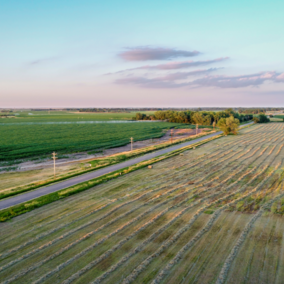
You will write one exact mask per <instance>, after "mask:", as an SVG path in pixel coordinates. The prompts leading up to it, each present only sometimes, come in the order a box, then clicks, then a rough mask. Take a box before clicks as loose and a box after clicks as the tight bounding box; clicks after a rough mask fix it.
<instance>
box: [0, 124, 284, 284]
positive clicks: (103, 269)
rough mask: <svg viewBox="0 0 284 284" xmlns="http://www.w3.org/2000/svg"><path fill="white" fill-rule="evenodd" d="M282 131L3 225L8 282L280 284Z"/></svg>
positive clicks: (2, 262)
mask: <svg viewBox="0 0 284 284" xmlns="http://www.w3.org/2000/svg"><path fill="white" fill-rule="evenodd" d="M283 131H284V126H283V125H282V124H280V123H269V124H263V125H254V126H251V127H249V128H246V129H243V130H241V131H240V135H237V136H235V135H228V136H227V137H223V138H220V139H217V140H214V141H212V142H210V143H207V144H204V145H202V146H199V147H197V148H196V149H195V150H188V151H186V152H183V153H182V155H178V156H175V157H172V158H169V159H166V160H164V161H162V162H158V163H156V164H154V166H153V168H152V169H148V168H143V169H140V170H137V171H135V172H132V173H129V174H127V175H124V176H121V177H118V178H116V179H112V180H110V181H108V182H105V183H103V184H100V185H97V186H95V187H92V188H90V189H88V190H86V191H84V192H81V193H78V194H76V195H73V196H70V197H67V198H65V199H61V200H58V201H55V202H53V203H51V204H48V205H46V206H43V207H41V208H38V209H35V210H33V211H31V212H29V213H26V214H23V215H21V216H18V217H15V218H14V219H12V220H10V221H8V222H5V223H0V237H1V240H0V279H1V281H2V283H6V284H8V283H19V284H25V283H34V284H35V283H38V284H39V283H52V284H55V283H64V284H70V283H74V284H75V283H77V284H79V283H92V284H95V283H96V284H99V283H104V284H108V283H114V284H117V283H122V284H130V283H133V284H134V283H139V284H140V283H141V284H142V283H152V284H157V283H163V284H166V283H169V284H171V283H172V284H176V283H180V284H185V283H200V284H207V283H208V284H209V283H216V284H221V283H235V284H237V283H276V284H281V283H283V277H284V257H283V251H284V239H283V230H284V219H283V214H284V183H283V175H284V168H283V167H284V137H283Z"/></svg>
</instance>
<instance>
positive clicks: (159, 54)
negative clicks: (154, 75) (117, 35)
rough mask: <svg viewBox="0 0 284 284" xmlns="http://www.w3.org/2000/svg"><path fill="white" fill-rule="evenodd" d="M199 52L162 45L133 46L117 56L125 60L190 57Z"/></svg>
mask: <svg viewBox="0 0 284 284" xmlns="http://www.w3.org/2000/svg"><path fill="white" fill-rule="evenodd" d="M198 54H200V52H199V51H196V50H194V51H187V50H179V49H173V48H162V47H147V46H144V47H143V46H142V47H133V48H129V49H128V50H126V51H123V52H121V53H120V54H119V56H120V57H121V58H122V59H124V60H126V61H148V60H168V59H173V58H177V57H192V56H196V55H198Z"/></svg>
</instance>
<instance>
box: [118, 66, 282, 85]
mask: <svg viewBox="0 0 284 284" xmlns="http://www.w3.org/2000/svg"><path fill="white" fill-rule="evenodd" d="M215 70H217V69H216V68H212V69H208V70H196V71H192V72H176V73H171V74H168V75H166V76H162V77H156V78H145V77H127V78H122V79H118V80H116V81H115V82H116V83H117V84H124V85H138V86H140V87H143V88H171V89H172V88H180V87H185V86H187V87H217V88H223V89H224V88H245V87H257V86H260V85H262V84H263V83H264V82H266V81H271V82H276V83H280V82H282V83H284V73H278V72H274V71H271V72H261V73H256V74H249V75H240V76H222V75H216V76H212V75H207V76H204V77H202V78H199V79H195V80H193V81H187V82H180V83H179V82H177V81H178V80H184V79H187V78H188V77H190V76H195V75H203V74H204V73H205V74H206V73H209V72H212V71H215Z"/></svg>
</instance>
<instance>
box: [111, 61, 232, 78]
mask: <svg viewBox="0 0 284 284" xmlns="http://www.w3.org/2000/svg"><path fill="white" fill-rule="evenodd" d="M228 59H229V57H220V58H216V59H212V60H200V61H176V62H169V63H164V64H158V65H144V66H141V67H136V68H129V69H124V70H120V71H117V72H113V73H107V74H105V75H113V74H119V73H124V72H128V71H134V70H148V71H152V70H177V69H184V68H190V67H198V66H202V65H208V64H214V63H218V62H223V61H225V60H228Z"/></svg>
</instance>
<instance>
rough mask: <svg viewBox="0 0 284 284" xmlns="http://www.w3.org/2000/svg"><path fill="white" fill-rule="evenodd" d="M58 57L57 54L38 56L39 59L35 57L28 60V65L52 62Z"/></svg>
mask: <svg viewBox="0 0 284 284" xmlns="http://www.w3.org/2000/svg"><path fill="white" fill-rule="evenodd" d="M58 59H59V57H57V56H54V57H46V58H40V59H36V60H33V61H31V62H29V63H28V65H30V66H36V65H41V64H45V63H49V62H52V61H55V60H58Z"/></svg>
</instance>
